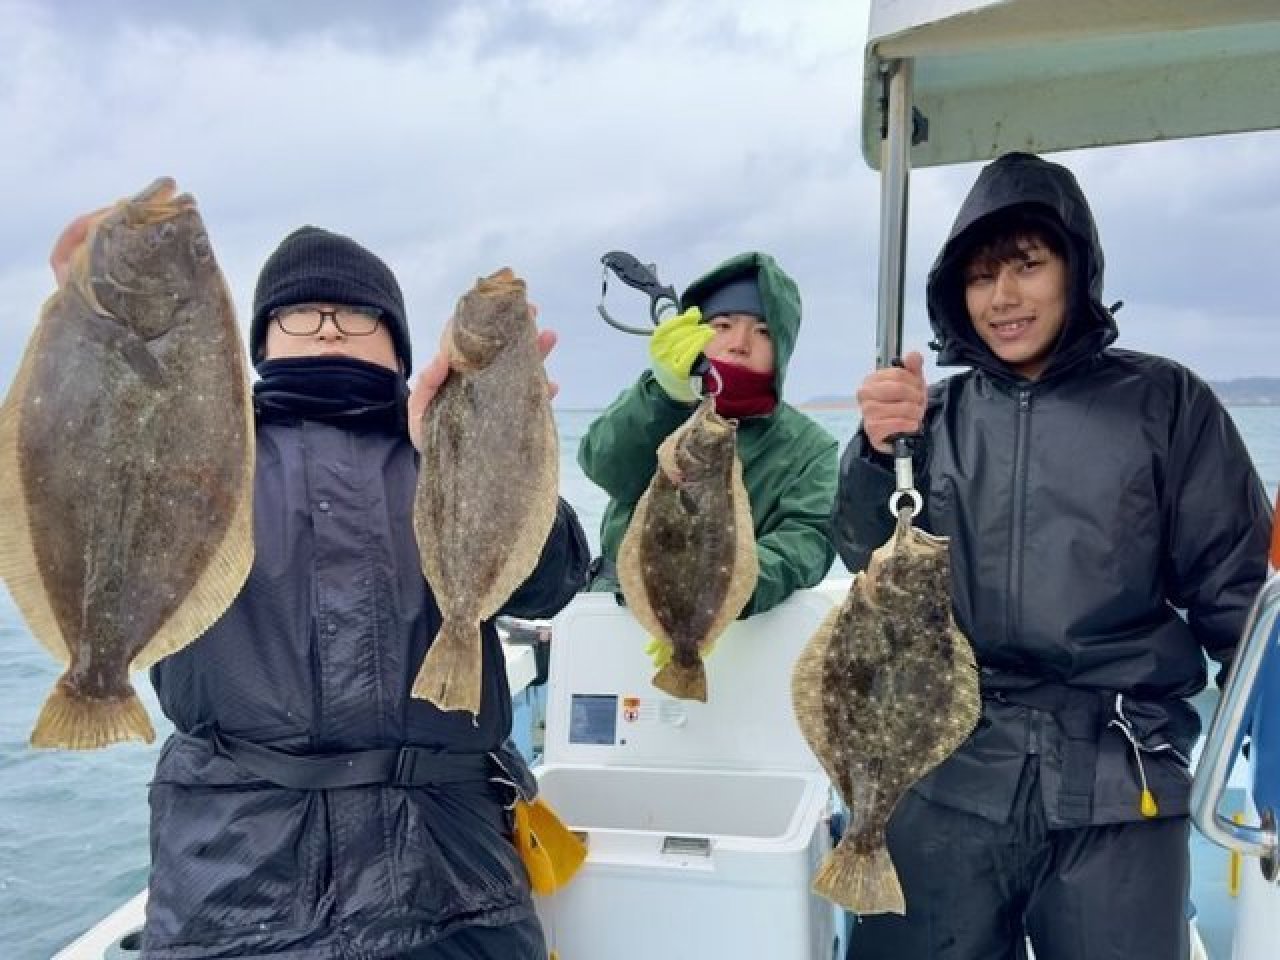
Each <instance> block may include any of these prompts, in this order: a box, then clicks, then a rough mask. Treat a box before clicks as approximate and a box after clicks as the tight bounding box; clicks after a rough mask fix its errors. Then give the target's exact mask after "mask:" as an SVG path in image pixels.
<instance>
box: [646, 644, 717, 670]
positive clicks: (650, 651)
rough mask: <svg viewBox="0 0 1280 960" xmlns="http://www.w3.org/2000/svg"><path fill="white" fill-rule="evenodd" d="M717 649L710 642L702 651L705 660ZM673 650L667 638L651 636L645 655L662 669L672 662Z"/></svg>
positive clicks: (654, 665) (658, 668)
mask: <svg viewBox="0 0 1280 960" xmlns="http://www.w3.org/2000/svg"><path fill="white" fill-rule="evenodd" d="M715 649H716V645H715V644H714V643H710V644H708V645H707V647H706V649H705V650H703V651H702V659H704V660H705V659H706V658H707V657H709V656H711V654H712V653H713V652H714V651H715ZM671 651H672V646H671V644H669V643H667V641H665V640H659V639H658V638H657V637H652V638H650V640H649V643H648V645H646V646H645V648H644V652H645V655H646V656H648V657H649V658H650V659H651V660H653V669H655V670H661V669H662V668H663V667H665V666H666V665H667V664H668V663H670V662H671Z"/></svg>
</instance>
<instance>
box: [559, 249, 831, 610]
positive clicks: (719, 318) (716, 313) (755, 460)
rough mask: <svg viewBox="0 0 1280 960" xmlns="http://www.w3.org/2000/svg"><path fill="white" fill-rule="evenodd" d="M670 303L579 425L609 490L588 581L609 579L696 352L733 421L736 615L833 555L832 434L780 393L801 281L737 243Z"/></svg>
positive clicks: (822, 568)
mask: <svg viewBox="0 0 1280 960" xmlns="http://www.w3.org/2000/svg"><path fill="white" fill-rule="evenodd" d="M680 307H681V309H682V310H683V312H682V313H681V314H679V315H678V316H676V317H673V318H671V319H670V320H668V321H666V322H665V323H663V324H662V325H661V326H660V327H659V328H658V330H657V331H656V332H655V333H654V335H653V337H652V339H651V341H650V350H649V352H650V358H651V361H652V363H651V368H650V369H649V370H646V371H645V372H644V373H642V374H641V375H640V379H639V380H638V381H637V382H636V383H635V384H633V385H632V386H630V387H628V388H627V389H626V390H624V391H623V392H622V394H621V395H620V396H619V397H618V398H617V399H616V400H615V401H614V402H613V404H612V405H610V406H609V408H608V409H607V410H605V411H604V412H603V413H602V414H601V415H600V416H599V417H597V418H596V420H595V421H594V422H593V423H592V424H591V426H590V427H589V428H588V429H587V433H586V435H585V436H584V437H583V438H582V443H581V445H580V446H579V448H578V463H579V464H581V466H582V469H583V470H584V471H585V472H586V474H587V476H588V477H590V478H591V479H592V480H593V481H594V482H595V483H597V484H598V485H599V486H600V487H602V488H603V489H604V490H605V492H606V493H608V494H609V498H610V499H609V504H608V506H607V507H606V509H605V512H604V517H603V520H602V522H601V529H600V541H601V553H602V557H601V558H600V559H599V560H598V561H597V564H596V568H597V571H598V572H597V574H596V576H595V578H594V580H593V582H592V585H591V589H593V590H616V589H617V577H616V574H615V572H614V563H615V562H616V560H617V556H618V546H619V545H620V544H621V542H622V537H623V535H624V534H625V533H626V532H627V525H628V524H629V523H630V522H631V515H632V513H633V512H634V511H635V508H636V503H637V501H639V499H640V496H641V494H643V493H644V491H645V490H646V489H647V488H648V486H649V481H650V480H651V479H652V477H653V472H654V470H655V469H656V467H657V463H658V459H657V450H658V445H659V444H661V443H662V441H663V440H664V439H666V437H667V436H668V435H669V434H671V433H672V432H673V431H675V429H676V428H677V427H679V426H680V425H681V424H682V423H684V422H685V420H686V419H688V417H689V416H690V415H691V414H692V413H693V411H694V409H695V407H696V401H697V396H696V394H695V392H694V389H693V384H694V383H695V382H696V381H694V380H692V379H691V376H690V374H691V371H692V370H693V368H694V365H695V362H696V361H697V359H698V357H699V356H700V355H705V357H706V358H707V360H708V361H709V362H710V367H711V369H712V370H713V371H714V374H710V373H709V374H707V375H706V376H705V377H704V380H705V381H706V383H705V385H704V388H705V389H708V392H709V388H710V386H711V383H712V382H713V381H714V380H716V379H718V381H719V384H720V392H719V393H718V394H717V396H716V401H715V402H716V411H717V412H718V413H719V414H720V415H721V416H724V417H730V418H733V419H735V420H737V421H738V456H739V458H740V459H741V460H742V476H743V481H744V483H745V484H746V488H747V495H748V497H749V499H750V501H751V517H752V521H753V523H754V526H755V535H756V555H757V558H758V559H759V562H760V577H759V580H758V582H757V583H756V589H755V592H754V593H753V594H752V596H751V599H750V600H749V601H748V602H747V605H746V607H745V608H744V609H743V611H742V614H741V616H742V617H748V616H751V615H753V614H756V613H762V612H764V611H765V610H768V609H770V608H772V607H775V606H777V605H778V604H779V603H781V602H782V601H783V600H785V599H786V598H787V597H788V596H790V595H791V594H792V593H793V592H794V591H796V590H798V589H800V588H802V587H811V586H813V585H815V584H817V583H818V582H819V581H821V580H822V578H823V577H824V576H826V573H827V571H828V570H829V569H830V567H831V563H832V561H833V560H834V558H835V551H834V548H833V547H832V545H831V541H830V539H829V536H828V533H827V518H828V516H829V514H830V511H831V505H832V502H833V500H834V498H835V490H836V477H837V445H836V441H835V439H834V438H833V437H832V436H831V434H829V433H828V432H827V431H826V430H824V429H823V428H822V427H821V426H819V425H818V424H817V423H816V422H814V420H812V419H811V418H810V417H808V416H806V415H805V414H803V413H801V412H800V411H799V410H797V409H795V408H794V407H792V406H791V405H790V404H788V403H786V402H785V401H784V400H783V399H782V386H783V380H784V379H785V375H786V370H787V363H788V361H789V360H790V359H791V354H792V351H793V350H794V348H795V343H796V336H797V334H798V333H799V332H800V292H799V290H798V289H797V288H796V284H795V281H794V280H792V279H791V277H789V276H788V275H787V274H786V273H785V272H784V271H783V270H782V268H781V267H779V266H778V264H777V263H776V262H775V261H774V259H773V258H772V257H770V256H768V255H766V254H763V253H743V254H739V255H738V256H735V257H732V258H730V259H729V260H726V261H725V262H724V263H722V264H720V265H719V266H718V267H716V268H715V269H714V270H712V271H711V272H710V273H708V274H707V275H706V276H704V277H702V278H701V279H700V280H698V281H697V282H695V283H694V284H693V285H692V286H690V287H689V288H688V289H687V290H686V291H685V293H684V296H682V297H681V298H680Z"/></svg>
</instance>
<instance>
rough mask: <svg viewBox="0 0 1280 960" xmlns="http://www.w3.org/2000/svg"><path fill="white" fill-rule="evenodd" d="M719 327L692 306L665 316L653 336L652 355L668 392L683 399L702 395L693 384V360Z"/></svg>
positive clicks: (654, 367) (653, 365) (682, 401)
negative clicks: (671, 315) (712, 327)
mask: <svg viewBox="0 0 1280 960" xmlns="http://www.w3.org/2000/svg"><path fill="white" fill-rule="evenodd" d="M713 336H715V331H714V330H712V329H711V327H710V326H709V325H707V324H705V323H703V322H702V311H701V310H699V309H698V308H697V307H690V308H689V309H688V310H686V311H685V312H684V313H681V314H679V315H677V316H674V317H672V318H671V319H670V320H665V321H663V322H662V323H660V324H659V325H658V329H657V330H655V331H653V336H652V337H650V338H649V359H650V366H651V367H652V369H653V375H654V377H655V378H657V381H658V383H659V385H660V386H661V387H662V389H663V390H665V391H666V393H667V396H669V397H670V398H671V399H672V400H677V401H679V402H680V403H693V402H694V401H695V400H697V399H698V397H697V394H695V393H694V392H693V387H692V386H690V384H689V375H690V374H691V373H692V371H693V364H694V362H695V361H696V360H697V359H698V355H699V354H701V353H702V348H703V347H705V346H706V345H707V342H708V341H709V340H710V339H711V338H712V337H713Z"/></svg>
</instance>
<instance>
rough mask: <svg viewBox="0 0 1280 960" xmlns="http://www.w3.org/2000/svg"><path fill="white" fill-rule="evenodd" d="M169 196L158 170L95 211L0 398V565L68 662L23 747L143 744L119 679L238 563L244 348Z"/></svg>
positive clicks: (228, 595)
mask: <svg viewBox="0 0 1280 960" xmlns="http://www.w3.org/2000/svg"><path fill="white" fill-rule="evenodd" d="M175 193H176V188H175V186H174V183H173V181H171V180H167V179H164V180H158V181H156V183H154V184H152V185H151V186H150V187H148V188H147V189H146V190H144V191H143V192H142V193H140V194H138V195H137V196H136V197H134V198H132V199H130V200H123V201H121V202H119V203H117V204H116V205H115V206H114V207H112V208H111V209H110V210H108V211H107V212H106V213H105V214H104V215H103V216H102V217H101V218H99V219H98V220H97V221H96V222H95V224H94V226H93V227H92V228H91V229H90V231H89V233H88V235H87V237H86V239H85V241H84V242H83V244H81V246H80V247H79V249H77V250H76V252H75V253H74V254H73V256H72V260H71V264H70V275H69V279H68V280H67V282H66V284H65V285H64V286H63V287H62V288H61V289H60V290H59V291H58V292H56V293H55V294H54V295H53V296H52V297H50V298H49V300H48V301H47V302H46V303H45V305H44V309H43V311H42V312H41V315H40V320H39V322H38V324H37V326H36V328H35V332H34V333H33V334H32V336H31V339H30V341H29V343H28V345H27V350H26V354H25V356H24V357H23V360H22V364H21V366H20V367H19V369H18V373H17V376H16V378H15V379H14V382H13V385H12V387H11V388H10V390H9V394H8V396H7V398H6V399H5V402H4V405H3V407H0V517H3V521H0V577H3V579H4V581H5V583H6V584H8V587H9V590H10V592H11V593H12V594H13V597H14V600H15V601H16V602H17V604H18V608H19V609H20V610H21V611H22V614H23V617H24V618H25V619H26V621H27V624H28V626H29V627H30V629H31V632H32V634H34V635H35V636H36V638H37V639H39V640H40V642H41V643H43V644H44V645H45V646H46V647H47V648H48V649H49V650H50V651H51V652H52V653H53V654H54V656H55V657H57V658H58V659H59V660H61V661H62V662H64V663H66V664H67V669H66V672H65V673H63V674H62V676H61V677H59V679H58V681H57V683H56V685H55V687H54V690H53V692H52V693H51V694H50V695H49V698H48V700H47V701H46V702H45V705H44V708H43V709H42V710H41V711H40V716H39V718H38V719H37V721H36V725H35V729H34V730H33V731H32V734H31V743H32V744H33V745H34V746H38V747H67V748H75V749H87V748H92V747H102V746H106V745H108V744H110V743H114V742H117V741H120V740H127V739H134V738H136V739H142V740H146V741H148V742H150V741H151V740H153V739H154V738H155V733H154V731H153V730H152V727H151V723H150V720H149V719H148V718H147V714H146V711H145V710H144V709H143V707H142V704H141V703H140V702H139V701H138V699H137V696H136V694H135V693H134V689H133V687H132V685H131V684H130V682H129V676H128V671H129V670H130V669H135V670H136V669H142V668H144V667H146V666H148V665H149V664H151V663H154V662H155V661H156V660H159V659H160V658H161V657H164V656H166V655H168V654H170V653H173V652H174V651H176V650H180V649H181V648H182V647H184V646H186V645H187V644H188V643H190V642H191V641H192V640H194V639H195V638H196V637H197V636H199V635H200V634H201V633H203V632H204V631H205V630H206V629H207V628H208V627H209V626H210V625H211V624H212V623H213V621H214V620H216V619H217V618H218V617H219V616H221V614H222V612H223V611H224V610H225V609H226V608H227V606H228V605H229V604H230V603H231V601H232V600H233V599H234V598H235V596H236V594H237V593H238V592H239V590H240V588H241V586H242V585H243V583H244V580H245V577H247V576H248V573H249V567H250V565H251V564H252V561H253V542H252V535H253V525H252V522H253V518H252V503H251V499H252V490H253V419H252V410H251V406H250V398H249V380H248V375H247V370H246V366H245V356H244V347H243V345H242V343H241V339H240V333H239V330H238V329H237V327H236V321H235V314H234V311H233V308H232V302H231V297H230V296H229V295H228V293H227V288H226V283H225V282H224V281H223V278H222V274H221V272H220V271H219V270H218V265H217V263H216V261H215V260H214V256H213V251H212V249H211V247H210V245H209V237H208V235H207V234H206V232H205V228H204V224H203V223H202V222H201V219H200V214H199V213H198V212H197V210H196V206H195V201H193V200H192V199H191V197H189V196H187V195H185V194H184V195H182V196H175Z"/></svg>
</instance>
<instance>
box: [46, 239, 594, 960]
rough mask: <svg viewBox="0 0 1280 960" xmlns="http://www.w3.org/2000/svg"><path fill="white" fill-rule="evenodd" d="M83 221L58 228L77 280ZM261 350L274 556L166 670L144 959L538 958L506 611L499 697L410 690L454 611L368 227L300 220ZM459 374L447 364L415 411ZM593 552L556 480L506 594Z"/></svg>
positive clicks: (562, 596) (436, 370)
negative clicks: (434, 564)
mask: <svg viewBox="0 0 1280 960" xmlns="http://www.w3.org/2000/svg"><path fill="white" fill-rule="evenodd" d="M86 219H87V218H82V219H81V220H79V221H77V222H76V223H75V224H73V225H72V227H69V228H68V231H67V233H65V234H64V237H63V240H62V241H60V243H59V246H58V247H57V248H55V251H54V257H53V260H54V269H55V273H58V274H59V276H61V275H63V274H64V273H65V262H63V261H64V260H65V251H66V250H67V249H68V248H69V247H70V246H72V245H73V244H72V243H71V241H72V240H74V237H75V234H76V232H77V231H80V232H83V230H84V228H85V225H86ZM543 345H544V347H545V348H549V342H548V341H547V340H546V339H545V338H544V340H543ZM250 350H251V354H252V358H253V361H254V363H255V365H256V367H257V372H258V375H259V379H258V381H257V382H256V383H255V384H254V409H255V415H256V426H257V429H256V457H257V460H256V472H255V481H254V549H255V556H254V563H253V568H252V570H251V571H250V573H249V577H248V580H247V581H246V583H245V585H244V587H243V589H242V590H241V592H240V594H239V596H238V597H237V598H236V600H235V601H234V602H233V603H232V605H231V607H230V608H229V609H228V610H227V611H226V613H225V614H224V615H223V616H222V617H221V618H220V619H219V620H218V621H217V622H216V623H215V624H214V625H213V626H212V627H211V628H210V629H209V630H208V631H207V632H206V633H205V634H204V635H202V636H201V637H200V638H199V639H198V640H196V641H195V642H194V643H192V644H191V645H190V646H188V647H186V648H185V649H183V650H182V651H180V652H178V653H176V654H174V655H172V656H170V657H167V658H166V659H164V660H162V661H161V662H160V663H159V664H158V665H157V666H155V667H154V668H153V670H152V682H153V684H154V686H155V689H156V693H157V696H158V697H159V700H160V705H161V707H162V708H163V709H164V712H165V715H166V716H168V717H169V719H170V720H172V721H173V725H174V727H175V731H174V733H173V735H172V736H171V737H170V738H169V740H168V742H167V743H166V744H165V746H164V749H163V750H162V752H161V754H160V758H159V761H158V763H157V766H156V773H155V778H154V780H153V782H152V785H151V793H150V802H151V876H150V881H149V884H148V890H149V898H148V903H147V919H146V927H145V931H144V936H143V945H142V955H143V956H144V957H146V958H148V960H194V958H218V957H241V958H242V957H255V958H280V960H284V958H289V960H294V958H299V960H301V958H307V960H326V958H330V960H339V958H351V957H361V958H368V960H374V958H393V957H394V958H408V960H544V958H545V956H546V947H545V944H544V942H543V936H542V931H541V928H540V926H539V923H538V919H537V917H536V915H535V914H534V908H533V903H532V898H531V896H530V890H529V882H528V878H527V876H526V873H525V868H524V866H523V864H522V862H521V860H520V858H519V856H518V854H517V852H516V849H515V847H514V845H513V843H512V841H511V835H510V827H511V825H510V822H509V816H510V815H509V813H508V811H507V809H506V808H507V807H508V806H509V805H510V803H511V801H512V799H513V789H512V786H511V785H512V784H515V785H518V786H519V788H520V789H521V790H522V791H524V792H525V793H526V794H527V795H531V794H532V792H533V791H534V790H536V787H535V785H534V784H533V782H532V777H531V775H530V774H529V771H528V768H527V767H526V766H525V765H524V763H523V761H522V760H521V759H520V757H519V755H517V754H515V753H514V752H513V751H511V750H510V749H508V748H507V747H506V746H505V742H506V740H507V738H508V736H509V734H510V732H511V720H512V710H511V696H510V692H509V691H508V688H507V679H506V670H505V661H504V657H503V653H502V650H501V646H500V643H499V641H498V637H497V634H496V632H495V630H494V627H493V624H492V622H485V623H484V624H483V625H482V631H481V632H482V636H483V663H484V667H483V678H484V679H483V684H484V686H483V691H482V698H481V709H480V712H479V714H477V715H476V716H475V717H474V718H473V717H472V716H471V715H470V714H469V713H466V712H464V711H455V712H449V713H446V712H443V711H441V710H439V709H437V708H436V707H435V706H434V705H432V704H430V703H428V702H426V701H424V700H417V699H413V698H411V697H410V696H409V689H410V686H411V684H412V681H413V678H414V676H415V674H416V673H417V670H418V667H419V665H420V664H421V663H422V660H423V657H424V656H425V654H426V651H427V648H428V646H429V644H430V643H431V639H432V637H434V635H435V633H436V631H437V630H438V629H439V626H440V612H439V609H438V607H437V605H436V601H435V598H434V597H433V595H432V593H431V589H430V587H429V586H428V584H427V583H426V581H425V580H424V579H423V576H422V569H421V566H420V562H419V559H418V551H417V544H416V540H415V537H414V532H413V524H412V516H413V501H414V491H415V488H416V483H417V476H418V470H419V458H418V455H417V453H416V451H415V450H414V448H413V446H412V445H411V443H410V439H409V435H408V431H407V422H408V420H407V415H406V414H407V401H408V394H409V391H408V385H407V383H406V380H405V377H406V375H407V373H408V371H409V370H410V369H411V362H412V360H411V354H410V341H409V332H408V326H407V323H406V318H405V306H404V301H403V298H402V296H401V292H400V287H399V284H398V283H397V282H396V278H395V276H394V275H393V273H392V272H391V270H390V269H389V268H388V267H387V265H386V264H385V263H383V262H382V260H380V259H379V258H378V257H376V256H375V255H374V254H373V253H371V252H369V251H368V250H366V249H365V248H364V247H362V246H361V245H359V244H357V243H356V242H355V241H353V240H351V239H349V238H348V237H344V236H340V235H338V234H335V233H331V232H329V231H327V230H321V229H318V228H316V227H303V228H301V229H299V230H297V231H295V232H293V233H291V234H290V235H289V236H288V237H286V238H285V239H284V240H283V241H282V242H281V244H280V246H279V247H278V248H277V249H276V250H275V251H274V252H273V253H272V254H271V256H270V257H269V258H268V259H267V262H266V264H265V265H264V266H263V268H262V271H261V273H260V275H259V277H258V283H257V288H256V290H255V292H254V309H253V319H252V325H251V328H250ZM447 371H448V367H447V361H446V360H445V359H444V358H443V357H442V356H438V357H436V359H435V360H434V361H433V362H432V363H431V364H430V365H429V366H428V368H427V369H426V371H424V374H423V377H422V378H420V380H419V390H418V391H417V393H415V397H414V400H415V408H416V409H418V410H421V409H425V405H426V402H427V401H428V400H429V397H430V396H431V395H434V392H435V389H436V388H437V387H438V386H439V384H440V382H441V381H442V380H443V379H444V377H445V376H446V375H447ZM431 468H432V464H431V463H429V462H423V463H422V464H421V469H423V470H430V469H431ZM511 482H512V483H519V482H520V479H519V478H518V477H512V478H511ZM589 559H590V554H589V551H588V547H587V542H586V537H585V536H584V534H583V531H582V527H581V525H580V524H579V523H578V519H577V517H576V516H575V514H574V512H573V510H572V509H571V508H570V507H569V505H568V504H567V503H565V502H564V501H563V500H562V501H560V503H559V506H558V509H557V513H556V517H555V521H554V523H553V526H552V529H551V532H550V534H549V536H548V538H547V541H546V544H545V546H544V547H543V550H542V555H541V557H540V558H539V561H538V565H537V567H536V569H535V570H534V572H533V573H532V574H531V576H530V577H529V579H528V581H526V582H525V583H524V584H523V585H522V586H521V587H519V588H518V589H517V590H516V592H515V594H513V595H512V597H511V598H510V599H509V600H508V602H507V605H506V607H505V608H504V610H503V611H502V612H504V613H510V614H514V615H516V616H522V617H549V616H551V615H553V614H555V613H556V612H557V611H558V610H559V609H560V608H561V607H563V606H564V605H565V604H566V603H568V602H569V600H570V599H571V598H572V597H573V595H574V594H575V593H576V592H577V591H578V590H579V589H580V588H581V586H582V585H583V583H584V581H585V578H586V569H587V564H588V562H589Z"/></svg>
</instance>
